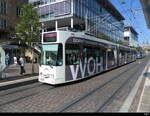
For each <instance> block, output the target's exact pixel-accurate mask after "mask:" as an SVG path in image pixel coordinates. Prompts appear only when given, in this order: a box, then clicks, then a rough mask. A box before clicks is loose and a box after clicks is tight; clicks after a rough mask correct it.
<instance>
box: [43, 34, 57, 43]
mask: <svg viewBox="0 0 150 116" xmlns="http://www.w3.org/2000/svg"><path fill="white" fill-rule="evenodd" d="M56 41H57V33H46V34H44V35H43V42H56Z"/></svg>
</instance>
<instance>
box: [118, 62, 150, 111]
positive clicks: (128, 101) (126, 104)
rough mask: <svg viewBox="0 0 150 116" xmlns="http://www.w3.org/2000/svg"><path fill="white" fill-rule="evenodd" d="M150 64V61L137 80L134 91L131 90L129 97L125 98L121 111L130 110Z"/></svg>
mask: <svg viewBox="0 0 150 116" xmlns="http://www.w3.org/2000/svg"><path fill="white" fill-rule="evenodd" d="M149 64H150V61H149V62H148V64H147V65H146V67H145V68H144V70H143V72H142V74H141V76H140V77H139V79H138V80H137V82H136V84H135V86H134V88H133V89H132V91H131V92H130V94H129V95H128V97H127V99H126V100H125V102H124V104H123V106H122V107H121V108H120V111H119V112H128V111H129V109H130V106H131V104H132V102H133V100H134V98H135V95H136V93H137V91H138V89H139V86H140V84H141V82H142V79H143V75H144V73H145V72H146V70H147V68H148V66H149Z"/></svg>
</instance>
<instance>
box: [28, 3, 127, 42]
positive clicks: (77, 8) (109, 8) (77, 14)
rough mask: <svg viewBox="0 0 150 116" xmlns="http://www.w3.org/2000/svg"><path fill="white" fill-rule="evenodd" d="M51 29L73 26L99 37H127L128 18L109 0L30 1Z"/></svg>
mask: <svg viewBox="0 0 150 116" xmlns="http://www.w3.org/2000/svg"><path fill="white" fill-rule="evenodd" d="M29 2H30V3H32V4H33V5H34V6H35V7H36V8H37V11H38V13H39V15H40V21H41V22H42V23H44V24H45V25H46V26H47V28H48V30H52V29H55V26H56V25H55V21H57V23H58V28H61V27H72V28H75V29H78V30H81V31H84V30H85V31H87V32H88V33H91V34H94V35H95V36H98V35H101V34H104V35H106V36H108V37H109V38H111V39H113V40H123V31H124V23H123V20H124V17H123V16H122V15H121V14H120V13H119V12H118V10H117V9H116V8H115V7H114V6H113V5H112V4H111V2H109V0H29Z"/></svg>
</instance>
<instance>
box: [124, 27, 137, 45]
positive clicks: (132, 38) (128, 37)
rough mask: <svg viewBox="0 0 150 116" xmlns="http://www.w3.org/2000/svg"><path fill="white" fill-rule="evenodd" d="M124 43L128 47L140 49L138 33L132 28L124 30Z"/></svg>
mask: <svg viewBox="0 0 150 116" xmlns="http://www.w3.org/2000/svg"><path fill="white" fill-rule="evenodd" d="M124 41H125V42H126V43H127V45H128V46H132V47H138V33H137V32H136V31H135V29H134V28H133V27H131V26H128V27H125V28H124Z"/></svg>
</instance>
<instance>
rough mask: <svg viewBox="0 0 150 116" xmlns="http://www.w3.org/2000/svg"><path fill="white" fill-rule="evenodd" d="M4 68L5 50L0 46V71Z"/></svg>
mask: <svg viewBox="0 0 150 116" xmlns="http://www.w3.org/2000/svg"><path fill="white" fill-rule="evenodd" d="M5 68H6V65H5V51H4V50H3V48H2V47H1V46H0V72H2V71H3V70H4V69H5Z"/></svg>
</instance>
